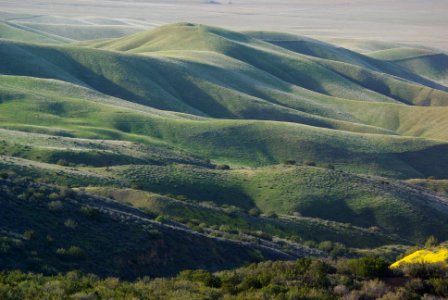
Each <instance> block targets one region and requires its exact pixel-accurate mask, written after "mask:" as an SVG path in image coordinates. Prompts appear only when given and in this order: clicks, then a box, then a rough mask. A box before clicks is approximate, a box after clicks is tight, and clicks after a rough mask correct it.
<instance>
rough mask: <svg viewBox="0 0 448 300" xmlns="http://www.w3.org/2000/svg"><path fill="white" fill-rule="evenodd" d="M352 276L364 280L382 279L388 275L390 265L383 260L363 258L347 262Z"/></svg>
mask: <svg viewBox="0 0 448 300" xmlns="http://www.w3.org/2000/svg"><path fill="white" fill-rule="evenodd" d="M346 266H347V268H348V271H349V272H351V273H352V274H354V275H356V276H359V277H363V278H380V277H385V276H387V275H388V270H389V264H388V263H387V262H386V261H384V260H383V259H381V258H376V257H363V258H358V259H351V260H349V261H347V263H346Z"/></svg>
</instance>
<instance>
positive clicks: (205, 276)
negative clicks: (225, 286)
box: [178, 270, 221, 288]
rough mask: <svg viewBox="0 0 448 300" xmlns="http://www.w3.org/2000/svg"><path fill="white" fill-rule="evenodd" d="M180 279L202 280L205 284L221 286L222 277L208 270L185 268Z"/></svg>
mask: <svg viewBox="0 0 448 300" xmlns="http://www.w3.org/2000/svg"><path fill="white" fill-rule="evenodd" d="M178 278H179V279H183V280H190V281H195V282H202V283H203V284H204V285H205V286H208V287H214V288H219V287H221V279H220V278H219V277H217V276H215V275H213V274H212V273H210V272H208V271H206V270H185V271H182V272H180V273H179V275H178Z"/></svg>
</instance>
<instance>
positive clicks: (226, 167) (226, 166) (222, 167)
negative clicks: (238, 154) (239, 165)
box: [215, 165, 230, 170]
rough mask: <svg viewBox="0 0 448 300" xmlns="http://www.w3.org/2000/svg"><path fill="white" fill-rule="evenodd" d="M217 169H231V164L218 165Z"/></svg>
mask: <svg viewBox="0 0 448 300" xmlns="http://www.w3.org/2000/svg"><path fill="white" fill-rule="evenodd" d="M215 169H216V170H230V166H229V165H216V166H215Z"/></svg>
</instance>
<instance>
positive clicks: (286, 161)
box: [283, 160, 297, 165]
mask: <svg viewBox="0 0 448 300" xmlns="http://www.w3.org/2000/svg"><path fill="white" fill-rule="evenodd" d="M296 163H297V162H296V161H295V160H285V161H284V162H283V164H285V165H295V164H296Z"/></svg>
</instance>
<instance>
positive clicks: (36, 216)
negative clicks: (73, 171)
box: [0, 176, 291, 278]
mask: <svg viewBox="0 0 448 300" xmlns="http://www.w3.org/2000/svg"><path fill="white" fill-rule="evenodd" d="M0 188H1V193H2V201H1V202H0V206H1V209H0V215H1V218H0V220H1V221H0V222H1V223H0V226H1V231H0V236H1V241H2V260H1V262H0V267H1V268H2V269H22V270H29V271H37V272H44V273H49V274H54V273H57V272H61V271H62V272H65V271H69V270H72V269H78V270H82V271H83V272H86V273H96V274H98V275H102V276H105V275H106V276H120V277H123V278H136V277H138V276H144V275H150V276H161V275H169V274H175V273H177V272H178V271H179V270H182V269H185V268H191V267H192V266H196V267H202V268H207V269H210V270H213V269H215V270H216V269H223V268H231V267H235V266H237V265H240V264H243V263H245V262H248V261H257V260H260V259H264V258H277V259H278V258H280V259H281V258H283V259H285V258H290V257H291V256H288V255H287V254H284V253H282V252H280V251H276V250H272V249H269V248H266V247H257V246H251V245H249V244H244V243H241V242H234V241H233V242H232V241H229V240H224V239H217V238H212V237H207V236H205V235H201V234H197V233H195V232H193V231H190V230H186V229H183V228H182V227H179V226H175V224H173V225H168V224H166V225H165V224H161V223H159V222H156V221H154V220H153V219H152V218H151V217H149V216H147V215H145V214H144V213H142V212H141V211H138V210H135V209H131V208H129V207H127V206H123V205H120V204H118V203H116V202H113V201H110V200H107V199H103V198H98V197H94V196H91V195H86V194H80V193H76V192H73V191H71V190H67V189H58V188H55V187H52V186H48V185H41V184H35V183H33V182H30V181H28V180H26V179H22V178H21V177H15V176H13V177H12V178H7V179H2V180H1V187H0ZM17 215H20V218H17ZM99 242H100V243H101V246H100V247H99V246H98V243H99Z"/></svg>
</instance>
